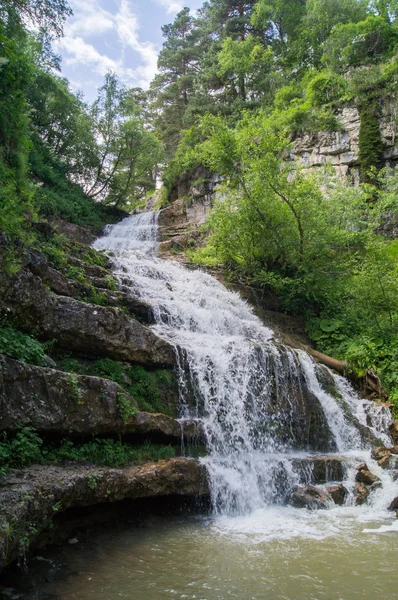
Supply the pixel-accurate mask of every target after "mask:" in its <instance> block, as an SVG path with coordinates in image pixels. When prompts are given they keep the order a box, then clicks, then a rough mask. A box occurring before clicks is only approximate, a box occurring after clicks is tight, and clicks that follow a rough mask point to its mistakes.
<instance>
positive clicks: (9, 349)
mask: <svg viewBox="0 0 398 600" xmlns="http://www.w3.org/2000/svg"><path fill="white" fill-rule="evenodd" d="M45 350H46V344H41V343H40V342H38V341H37V340H35V339H34V338H32V337H30V336H29V335H26V334H25V333H22V332H21V331H18V330H17V329H14V328H13V327H11V326H9V325H4V324H3V325H1V323H0V354H4V355H5V356H9V357H10V358H14V359H16V360H20V361H22V362H27V363H30V364H32V365H42V364H43V362H44V355H45Z"/></svg>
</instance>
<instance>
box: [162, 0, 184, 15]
mask: <svg viewBox="0 0 398 600" xmlns="http://www.w3.org/2000/svg"><path fill="white" fill-rule="evenodd" d="M155 1H156V3H157V4H160V6H163V7H164V8H165V9H166V10H167V12H168V13H178V12H180V10H182V9H183V8H184V4H183V3H182V2H178V1H176V0H155Z"/></svg>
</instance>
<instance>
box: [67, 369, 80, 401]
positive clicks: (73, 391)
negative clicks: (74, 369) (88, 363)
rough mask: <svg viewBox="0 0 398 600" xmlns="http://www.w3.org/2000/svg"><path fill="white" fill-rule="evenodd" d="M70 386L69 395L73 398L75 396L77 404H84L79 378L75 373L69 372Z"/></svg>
mask: <svg viewBox="0 0 398 600" xmlns="http://www.w3.org/2000/svg"><path fill="white" fill-rule="evenodd" d="M68 388H69V395H70V396H71V398H73V400H74V401H75V402H76V404H83V396H82V391H81V389H80V386H79V379H78V378H77V376H76V375H75V374H73V373H69V374H68Z"/></svg>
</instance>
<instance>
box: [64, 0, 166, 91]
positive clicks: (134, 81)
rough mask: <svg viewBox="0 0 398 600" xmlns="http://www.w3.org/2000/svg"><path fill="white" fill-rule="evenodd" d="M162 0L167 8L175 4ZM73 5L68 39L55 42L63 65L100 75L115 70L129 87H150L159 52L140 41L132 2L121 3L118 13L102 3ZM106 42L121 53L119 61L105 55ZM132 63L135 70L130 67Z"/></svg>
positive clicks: (77, 0) (76, 0)
mask: <svg viewBox="0 0 398 600" xmlns="http://www.w3.org/2000/svg"><path fill="white" fill-rule="evenodd" d="M160 1H161V2H162V3H163V2H164V1H165V2H166V4H167V5H168V6H171V5H172V3H173V2H174V3H175V0H160ZM71 6H72V8H73V12H74V16H73V18H72V19H70V20H69V21H68V23H67V24H66V27H65V36H64V37H63V38H61V39H60V40H58V41H57V42H56V45H57V50H58V51H59V52H61V54H62V55H63V62H64V64H65V65H67V66H74V67H75V68H77V69H78V67H79V66H84V67H86V68H89V69H91V70H92V71H93V72H94V73H96V74H98V75H101V76H103V75H105V73H106V72H107V71H113V72H115V73H116V74H117V75H118V76H119V77H120V79H121V80H122V82H123V83H125V84H127V85H139V86H141V87H144V88H147V87H148V86H149V83H150V81H151V80H152V79H153V76H154V74H155V73H156V66H157V49H156V47H155V46H154V44H152V43H151V42H149V41H141V40H140V38H139V29H140V26H139V22H138V18H137V16H136V14H135V13H134V12H133V10H132V9H131V6H130V3H129V0H120V3H119V8H118V10H117V12H116V14H112V13H111V12H109V10H105V9H104V8H103V7H102V5H101V3H100V0H72V2H71ZM104 34H106V40H105V39H104V38H105V36H104ZM105 41H106V42H110V43H111V49H112V50H113V51H115V52H118V53H119V56H118V57H117V58H111V57H110V56H108V55H107V54H106V53H105V52H104V44H105ZM99 45H100V46H101V50H100V49H99ZM131 51H133V53H132V52H131ZM130 60H131V62H133V64H134V68H132V67H130V66H128V62H130Z"/></svg>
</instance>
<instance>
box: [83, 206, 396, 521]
mask: <svg viewBox="0 0 398 600" xmlns="http://www.w3.org/2000/svg"><path fill="white" fill-rule="evenodd" d="M157 220H158V214H157V213H154V212H151V213H142V214H139V215H134V216H130V217H127V218H126V219H125V220H124V221H122V222H121V223H119V224H117V225H113V226H110V227H108V229H107V231H106V233H105V235H104V237H102V238H100V239H99V240H97V241H96V242H95V244H94V247H96V248H97V249H105V250H107V251H109V253H110V256H111V257H112V260H113V262H114V265H115V272H116V275H117V276H118V278H119V280H120V281H121V282H123V285H124V286H125V287H124V289H128V290H129V291H130V293H131V294H133V295H135V296H138V297H140V298H142V299H143V300H145V301H146V302H148V303H149V304H150V305H151V306H152V310H153V314H154V319H155V325H154V326H153V329H154V330H155V331H156V332H157V333H158V335H160V336H161V337H163V338H165V339H167V340H168V341H169V342H171V343H172V344H173V345H174V346H175V349H176V359H177V361H176V362H177V365H178V367H177V369H178V377H179V388H180V397H181V417H185V418H196V419H197V420H198V421H200V423H201V427H202V429H203V432H204V436H205V440H206V446H207V452H208V454H207V456H206V458H204V459H203V461H204V463H205V464H206V467H207V470H208V475H209V480H210V488H211V494H212V500H213V506H214V509H215V511H216V512H218V513H220V514H224V515H234V514H240V515H241V514H250V513H252V512H253V511H256V510H257V509H261V508H264V507H267V506H270V505H275V504H283V503H284V502H285V501H286V496H287V494H288V493H289V490H291V488H292V486H293V485H294V484H296V483H299V482H300V477H302V473H301V474H300V469H298V468H297V464H298V463H299V462H300V460H297V459H298V458H300V457H303V456H306V455H308V454H309V453H311V454H314V453H339V454H342V453H350V452H351V453H352V452H357V453H360V452H365V455H366V456H367V457H368V458H369V448H370V446H369V441H368V440H369V438H370V437H372V436H374V435H376V436H379V437H383V436H384V440H387V437H386V426H387V425H388V423H389V419H390V418H391V417H390V415H389V411H387V410H386V409H385V408H384V409H382V408H380V407H378V409H377V410H373V411H372V409H371V408H370V407H369V404H370V403H367V402H366V401H363V400H361V399H360V398H358V397H357V396H356V394H355V393H354V391H353V389H352V388H351V386H350V385H349V383H348V382H347V381H346V380H345V379H343V378H341V377H339V376H336V375H334V374H333V373H332V372H331V371H330V370H329V369H327V368H326V367H323V366H320V365H318V364H316V363H315V362H314V360H313V359H312V358H311V357H310V356H309V355H308V354H306V353H305V352H303V351H295V350H292V349H290V348H287V347H285V346H283V345H282V344H281V343H279V342H278V340H277V339H276V338H275V335H274V333H273V331H272V330H271V329H270V328H268V327H266V326H265V325H264V324H263V323H262V322H261V321H260V319H259V318H257V317H256V316H255V315H254V313H253V311H252V309H251V308H250V307H249V306H248V305H247V303H246V302H245V301H244V300H242V299H241V297H240V296H239V295H238V294H237V293H234V292H231V291H228V290H227V289H226V288H225V287H224V286H223V285H222V284H221V283H220V282H219V281H217V280H216V279H215V278H214V277H212V276H211V275H209V274H208V273H205V272H203V271H201V270H197V269H189V268H187V267H185V266H183V265H181V264H179V263H176V262H173V261H165V260H161V259H159V258H157V257H156V256H155V252H156V245H157V244H156V233H157ZM126 286H127V287H126ZM373 417H374V419H373ZM347 477H348V479H349V478H350V477H351V479H352V474H351V475H349V476H347Z"/></svg>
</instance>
